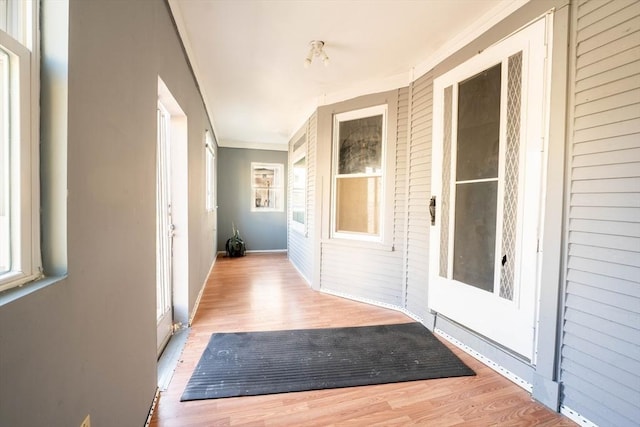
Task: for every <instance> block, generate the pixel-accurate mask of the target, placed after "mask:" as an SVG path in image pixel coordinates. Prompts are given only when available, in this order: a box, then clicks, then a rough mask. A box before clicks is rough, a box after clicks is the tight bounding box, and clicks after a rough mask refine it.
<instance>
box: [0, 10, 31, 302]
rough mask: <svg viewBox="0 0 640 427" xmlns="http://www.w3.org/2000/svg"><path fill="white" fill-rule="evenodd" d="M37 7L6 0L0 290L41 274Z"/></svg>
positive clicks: (0, 88) (1, 36) (1, 64)
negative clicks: (32, 49)
mask: <svg viewBox="0 0 640 427" xmlns="http://www.w3.org/2000/svg"><path fill="white" fill-rule="evenodd" d="M36 9H37V2H35V1H31V0H0V291H2V290H5V289H9V288H11V287H14V286H19V285H22V284H24V283H27V282H29V281H31V280H34V279H36V278H38V277H40V276H41V262H40V233H39V224H40V218H39V210H40V209H39V207H40V200H39V169H38V162H39V156H38V127H37V120H36V119H35V118H34V119H33V120H32V114H34V111H37V110H36V108H35V106H36V104H37V96H38V94H37V92H36V91H34V90H32V88H33V87H34V86H35V85H36V83H37V79H38V72H37V70H38V68H37V67H38V62H37V58H36V56H37V55H35V54H34V53H33V52H32V51H31V47H32V45H33V40H34V35H35V28H36V27H37V23H36V17H37V10H36Z"/></svg>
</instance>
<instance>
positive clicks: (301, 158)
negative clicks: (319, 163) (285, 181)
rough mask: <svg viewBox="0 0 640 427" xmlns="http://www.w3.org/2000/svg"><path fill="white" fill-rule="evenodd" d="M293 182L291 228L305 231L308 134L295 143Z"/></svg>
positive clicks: (292, 155) (292, 157) (292, 156)
mask: <svg viewBox="0 0 640 427" xmlns="http://www.w3.org/2000/svg"><path fill="white" fill-rule="evenodd" d="M291 159H292V168H291V169H292V176H293V180H292V182H291V228H292V229H294V230H296V231H299V232H301V233H304V232H305V231H306V225H305V224H306V216H307V135H306V134H305V135H302V136H301V137H300V138H299V139H298V140H297V141H296V142H295V144H293V151H292V154H291Z"/></svg>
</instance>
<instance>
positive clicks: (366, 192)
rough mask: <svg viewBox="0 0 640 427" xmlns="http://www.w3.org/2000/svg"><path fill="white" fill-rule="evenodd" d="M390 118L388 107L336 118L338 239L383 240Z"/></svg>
mask: <svg viewBox="0 0 640 427" xmlns="http://www.w3.org/2000/svg"><path fill="white" fill-rule="evenodd" d="M386 119H387V107H386V105H379V106H375V107H369V108H364V109H361V110H355V111H349V112H347V113H341V114H336V115H335V116H334V126H333V133H334V134H333V152H334V158H333V191H332V194H333V203H332V230H333V233H332V235H333V237H334V238H349V239H357V240H367V241H375V242H382V240H383V224H384V222H383V214H384V179H385V176H384V175H385V174H384V171H385V165H386V159H385V157H386V142H387V141H386V133H387V132H386V127H387V124H386Z"/></svg>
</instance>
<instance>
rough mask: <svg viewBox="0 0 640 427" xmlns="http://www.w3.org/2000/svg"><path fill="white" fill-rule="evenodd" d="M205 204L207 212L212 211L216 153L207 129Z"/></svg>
mask: <svg viewBox="0 0 640 427" xmlns="http://www.w3.org/2000/svg"><path fill="white" fill-rule="evenodd" d="M205 158H206V160H205V162H206V165H205V180H206V183H205V192H206V194H205V205H206V209H207V212H212V211H214V210H215V208H216V196H215V191H216V172H215V163H216V154H215V151H214V149H213V138H212V137H211V133H210V132H209V131H206V132H205Z"/></svg>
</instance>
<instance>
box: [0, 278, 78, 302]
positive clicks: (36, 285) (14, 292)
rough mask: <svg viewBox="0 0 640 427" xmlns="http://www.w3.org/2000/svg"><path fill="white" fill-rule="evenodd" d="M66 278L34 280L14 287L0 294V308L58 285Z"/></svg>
mask: <svg viewBox="0 0 640 427" xmlns="http://www.w3.org/2000/svg"><path fill="white" fill-rule="evenodd" d="M66 278H67V276H66V275H64V276H53V277H44V278H42V279H38V280H34V281H33V282H29V283H25V284H24V285H21V286H16V287H15V288H11V289H7V290H6V291H2V292H0V307H2V306H5V305H7V304H11V303H12V302H14V301H16V300H18V299H20V298H24V297H26V296H27V295H30V294H32V293H34V292H37V291H39V290H40V289H44V288H46V287H48V286H52V285H55V284H56V283H59V282H61V281H63V280H64V279H66Z"/></svg>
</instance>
